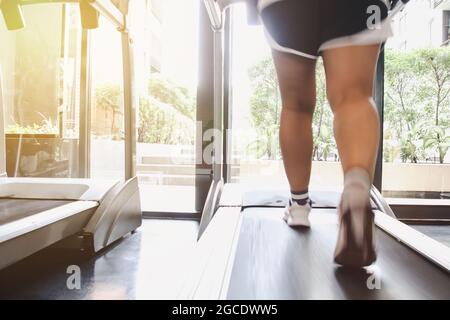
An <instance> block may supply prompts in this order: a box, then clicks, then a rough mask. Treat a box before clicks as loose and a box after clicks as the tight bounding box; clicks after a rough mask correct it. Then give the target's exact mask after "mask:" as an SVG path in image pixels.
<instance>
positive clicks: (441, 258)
mask: <svg viewBox="0 0 450 320" xmlns="http://www.w3.org/2000/svg"><path fill="white" fill-rule="evenodd" d="M374 212H375V224H376V225H377V226H378V227H379V228H381V229H382V230H383V231H385V232H386V233H388V234H389V235H391V236H392V237H394V238H396V239H397V240H398V241H400V242H402V243H403V244H405V245H406V246H408V247H410V248H411V249H413V250H414V251H416V252H417V253H419V254H421V255H422V256H424V257H425V258H427V259H428V260H430V261H432V262H434V263H435V264H437V265H438V266H440V267H441V268H443V269H444V270H446V271H447V272H450V248H449V247H447V246H446V245H444V244H442V243H440V242H438V241H436V240H434V239H432V238H430V237H429V236H427V235H425V234H423V233H422V232H420V231H417V230H415V229H414V228H411V227H410V226H408V225H406V224H404V223H403V222H401V221H398V220H396V219H394V218H392V217H390V216H388V215H386V214H384V213H382V212H380V211H374Z"/></svg>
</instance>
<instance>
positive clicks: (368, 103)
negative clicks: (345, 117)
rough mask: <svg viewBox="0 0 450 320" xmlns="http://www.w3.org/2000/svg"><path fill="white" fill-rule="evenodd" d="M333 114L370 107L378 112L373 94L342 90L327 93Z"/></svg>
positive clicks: (363, 91)
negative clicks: (344, 110)
mask: <svg viewBox="0 0 450 320" xmlns="http://www.w3.org/2000/svg"><path fill="white" fill-rule="evenodd" d="M327 97H328V101H329V102H330V106H331V109H332V110H333V113H334V114H336V112H339V111H340V110H343V109H355V108H366V107H370V108H372V109H373V110H375V111H376V107H375V104H374V102H373V98H372V93H371V92H366V91H365V90H358V89H355V90H340V91H338V92H327Z"/></svg>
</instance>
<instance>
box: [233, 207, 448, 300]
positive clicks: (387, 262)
mask: <svg viewBox="0 0 450 320" xmlns="http://www.w3.org/2000/svg"><path fill="white" fill-rule="evenodd" d="M242 214H243V218H242V225H241V230H240V236H239V240H238V244H237V248H236V254H235V258H234V259H235V260H234V262H233V267H232V271H231V277H230V283H229V287H228V292H227V298H228V299H294V300H295V299H450V275H449V274H448V273H447V272H446V271H444V270H442V269H440V268H439V267H437V266H435V265H434V264H432V263H430V262H429V261H427V260H426V259H425V258H423V257H422V256H420V255H419V254H417V253H416V252H414V251H413V250H411V249H409V248H407V247H406V246H404V245H403V244H401V243H400V242H398V241H396V240H394V239H393V238H392V237H390V236H389V235H387V234H386V233H384V232H383V231H381V230H380V229H377V234H376V237H377V247H378V260H377V262H376V264H374V265H373V266H371V267H369V268H368V269H367V270H366V269H360V270H348V269H344V268H342V267H339V266H337V265H335V264H334V263H333V252H334V247H335V243H336V238H337V213H336V210H335V209H313V211H312V212H311V216H310V217H311V224H312V227H311V228H310V229H307V228H290V227H289V226H288V225H287V224H286V223H285V222H284V221H282V215H283V209H278V208H248V209H245V210H244V211H243V213H242ZM368 284H369V285H368Z"/></svg>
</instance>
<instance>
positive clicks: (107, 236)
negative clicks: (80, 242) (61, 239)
mask: <svg viewBox="0 0 450 320" xmlns="http://www.w3.org/2000/svg"><path fill="white" fill-rule="evenodd" d="M141 224H142V211H141V204H140V196H139V186H138V178H137V177H134V178H132V179H130V180H128V181H125V182H123V183H119V184H117V185H115V186H114V188H112V189H111V190H110V191H109V192H108V193H107V194H106V196H105V198H104V199H103V200H102V201H101V202H100V206H99V207H98V209H97V210H96V211H95V213H94V214H93V215H92V218H91V219H90V220H89V223H88V224H87V225H86V227H85V228H84V233H87V234H91V235H92V240H93V243H92V246H93V249H94V251H95V252H97V251H99V250H101V249H103V248H104V247H106V246H107V245H109V244H111V243H112V242H114V241H116V240H118V239H120V238H122V237H123V236H125V235H126V234H127V233H130V232H132V231H134V230H136V229H137V228H138V227H139V226H140V225H141Z"/></svg>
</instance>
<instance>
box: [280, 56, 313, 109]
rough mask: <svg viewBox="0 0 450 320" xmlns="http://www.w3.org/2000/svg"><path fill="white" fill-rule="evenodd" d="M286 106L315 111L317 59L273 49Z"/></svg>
mask: <svg viewBox="0 0 450 320" xmlns="http://www.w3.org/2000/svg"><path fill="white" fill-rule="evenodd" d="M272 55H273V59H274V63H275V69H276V71H277V76H278V82H279V85H280V93H281V99H282V100H283V107H284V108H291V109H296V110H298V111H306V112H309V111H311V112H312V111H314V105H315V99H316V79H315V70H316V60H315V59H309V58H304V57H301V56H297V55H294V54H290V53H284V52H280V51H276V50H273V52H272Z"/></svg>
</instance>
